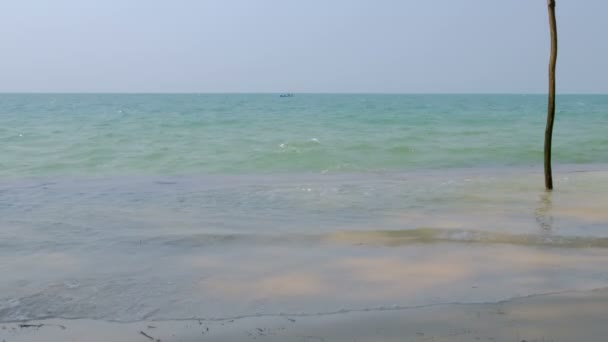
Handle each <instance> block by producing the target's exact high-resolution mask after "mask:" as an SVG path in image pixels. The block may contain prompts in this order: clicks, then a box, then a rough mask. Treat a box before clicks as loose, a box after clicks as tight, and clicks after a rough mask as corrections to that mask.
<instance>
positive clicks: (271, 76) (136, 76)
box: [0, 0, 608, 93]
mask: <svg viewBox="0 0 608 342" xmlns="http://www.w3.org/2000/svg"><path fill="white" fill-rule="evenodd" d="M0 1H1V3H2V6H0V7H1V8H2V10H1V11H0V44H1V47H0V52H1V53H0V92H130V93H133V92H136V93H137V92H153V93H158V92H160V93H173V92H188V93H191V92H194V93H218V92H219V93H225V92H227V93H232V92H254V93H259V92H298V93H299V92H306V93H544V92H546V89H547V63H548V57H549V46H550V45H549V26H548V19H547V6H546V0H506V1H498V0H435V1H428V0H417V1H414V0H281V1H279V0H171V1H169V0H52V1H51V0H0ZM606 13H608V1H606V0H557V20H558V31H559V40H560V45H559V49H560V50H559V57H558V71H557V91H558V93H608V68H607V67H606V62H607V61H608V43H607V41H608V40H607V39H606V38H605V35H606V34H607V33H608V20H605V16H606Z"/></svg>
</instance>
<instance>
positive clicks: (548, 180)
mask: <svg viewBox="0 0 608 342" xmlns="http://www.w3.org/2000/svg"><path fill="white" fill-rule="evenodd" d="M547 6H548V9H549V28H550V30H551V56H550V57H549V104H548V105H547V127H546V130H545V188H546V189H547V190H553V175H552V171H551V139H552V137H553V120H554V118H555V65H556V63H557V22H556V20H555V0H547Z"/></svg>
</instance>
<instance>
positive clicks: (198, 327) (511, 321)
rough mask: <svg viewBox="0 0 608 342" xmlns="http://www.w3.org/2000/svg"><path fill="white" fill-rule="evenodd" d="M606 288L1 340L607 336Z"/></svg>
mask: <svg viewBox="0 0 608 342" xmlns="http://www.w3.org/2000/svg"><path fill="white" fill-rule="evenodd" d="M607 306H608V289H599V290H593V291H585V292H566V293H560V294H548V295H536V296H529V297H522V298H516V299H512V300H508V301H504V302H499V303H484V304H457V303H454V304H440V305H432V306H425V307H414V308H393V309H378V310H373V309H370V310H365V311H352V312H339V313H331V314H318V315H305V316H298V315H279V316H257V317H256V316H254V317H241V318H230V319H223V320H214V321H208V320H196V319H193V320H180V321H142V322H134V323H115V322H107V321H95V320H60V319H51V320H41V321H28V322H16V323H3V324H1V325H0V327H1V328H0V338H1V339H2V341H3V342H28V341H47V342H63V341H90V342H97V341H115V342H127V341H129V342H131V341H142V342H145V341H165V342H168V341H183V342H187V341H287V342H289V341H294V342H296V341H297V342H300V341H306V342H309V341H310V342H312V341H314V342H316V341H337V342H342V341H344V342H346V341H349V342H351V341H359V342H362V341H412V342H414V341H438V342H439V341H495V342H502V341H504V342H523V341H526V342H541V341H542V342H558V341H560V342H565V341H590V342H591V341H606V336H608V326H607V325H606V322H608V311H607V310H606V307H607Z"/></svg>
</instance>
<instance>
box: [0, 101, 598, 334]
mask: <svg viewBox="0 0 608 342" xmlns="http://www.w3.org/2000/svg"><path fill="white" fill-rule="evenodd" d="M546 106H547V98H546V96H545V95H533V94H529V95H525V94H512V95H475V94H467V95H460V94H458V95H448V94H444V95H433V94H428V95H426V94H417V95H406V94H295V96H293V97H280V96H279V94H0V322H14V321H26V320H32V319H45V318H65V319H98V320H105V321H116V322H134V321H141V320H178V319H202V320H225V319H236V318H239V317H249V316H264V315H288V316H289V317H295V316H297V315H301V316H306V315H324V314H339V313H343V312H350V311H358V310H388V309H391V310H392V309H402V308H410V307H420V306H426V305H437V304H443V303H486V302H497V301H502V300H508V299H511V298H517V297H521V296H530V295H537V294H545V293H555V292H564V291H583V290H592V289H597V288H604V287H608V134H607V133H606V128H607V127H608V95H558V97H557V111H556V122H555V129H554V134H553V167H554V176H553V177H554V185H555V190H554V191H551V192H547V191H545V189H544V182H543V141H544V132H545V122H546Z"/></svg>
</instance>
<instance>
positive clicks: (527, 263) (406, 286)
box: [200, 243, 608, 305]
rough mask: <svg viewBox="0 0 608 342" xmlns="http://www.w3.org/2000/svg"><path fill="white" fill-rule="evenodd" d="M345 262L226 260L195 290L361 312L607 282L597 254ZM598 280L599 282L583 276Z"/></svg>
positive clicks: (396, 255) (506, 250) (505, 251)
mask: <svg viewBox="0 0 608 342" xmlns="http://www.w3.org/2000/svg"><path fill="white" fill-rule="evenodd" d="M351 248H360V247H356V246H354V247H351ZM368 252H369V251H368ZM271 254H272V252H271ZM348 254H351V255H350V256H346V255H339V254H334V255H325V256H320V258H321V259H322V260H323V262H322V263H318V262H317V260H316V259H315V260H308V261H306V260H301V261H299V262H297V263H289V262H285V261H284V260H280V259H275V260H274V261H270V260H269V259H268V258H266V257H263V256H260V257H259V259H257V260H256V258H255V257H252V258H248V259H247V260H241V261H240V262H239V263H238V264H236V263H233V262H232V261H230V260H226V262H225V263H224V265H229V264H230V265H232V266H230V267H229V269H223V270H215V271H217V272H220V273H222V272H224V274H219V275H217V276H216V277H214V278H212V279H208V280H204V281H202V282H201V283H200V286H201V289H202V290H203V291H204V293H205V294H207V295H212V296H218V297H220V298H224V299H226V298H230V299H231V300H238V301H245V302H247V301H250V302H255V301H257V300H260V299H268V298H273V300H274V301H277V302H282V301H283V300H285V299H290V300H292V301H295V302H296V303H297V302H298V301H303V302H306V301H309V300H319V301H329V302H337V303H339V302H344V303H355V304H356V305H365V303H368V302H370V301H371V302H374V301H380V302H388V301H392V302H403V300H404V299H405V300H409V301H411V302H413V303H422V302H424V301H427V302H428V300H429V299H430V298H431V297H436V296H437V295H438V294H439V297H442V294H449V298H451V299H452V300H454V299H463V298H466V299H469V298H476V299H477V300H481V301H483V300H484V298H486V299H487V298H492V299H496V298H504V297H501V296H502V295H504V292H503V291H504V290H505V289H509V290H510V291H514V292H515V293H520V294H521V293H528V294H532V293H538V292H546V291H559V290H562V289H567V288H571V287H574V288H577V287H583V288H595V287H602V286H604V285H605V284H606V281H608V268H606V265H608V253H606V252H605V251H604V250H602V249H589V250H586V251H584V252H582V251H572V252H568V250H563V249H555V248H551V249H537V248H530V247H523V246H512V245H511V246H510V245H496V246H486V245H471V246H470V248H462V247H461V246H459V245H458V244H445V243H440V244H435V245H418V246H416V245H411V246H409V247H408V248H404V249H395V250H393V251H392V252H390V253H387V252H380V253H376V254H377V255H374V253H365V254H370V255H361V253H348ZM356 254H359V255H358V256H356ZM292 261H293V260H292ZM290 265H291V266H290ZM602 272H603V273H604V278H602V277H600V278H593V277H591V276H589V275H591V274H594V275H598V273H600V274H601V273H602ZM437 298H438V297H437ZM442 298H443V297H442Z"/></svg>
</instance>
